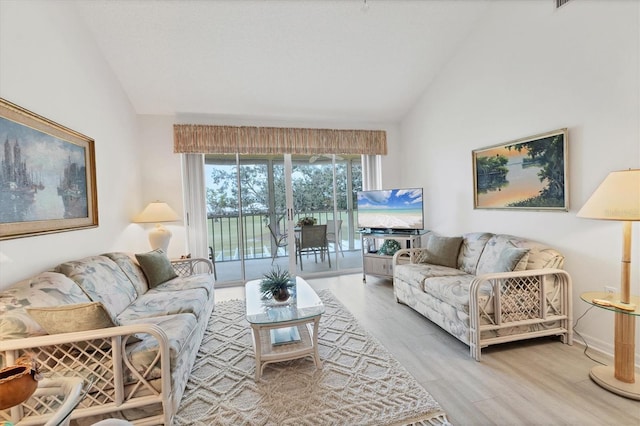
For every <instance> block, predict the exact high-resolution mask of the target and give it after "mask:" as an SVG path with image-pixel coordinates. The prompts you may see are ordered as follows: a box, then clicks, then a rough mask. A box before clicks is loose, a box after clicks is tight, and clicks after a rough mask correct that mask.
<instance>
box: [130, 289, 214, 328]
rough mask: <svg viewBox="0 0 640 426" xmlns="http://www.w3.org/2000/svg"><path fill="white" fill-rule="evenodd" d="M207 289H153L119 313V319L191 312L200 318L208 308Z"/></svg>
mask: <svg viewBox="0 0 640 426" xmlns="http://www.w3.org/2000/svg"><path fill="white" fill-rule="evenodd" d="M207 300H209V298H208V297H207V292H206V290H204V289H202V288H195V289H190V290H182V291H180V292H179V293H178V292H172V291H158V290H155V289H151V290H149V291H148V292H146V293H145V294H143V295H142V296H140V297H138V298H137V299H136V300H135V301H134V302H133V303H131V305H129V306H127V308H126V309H125V310H124V311H123V312H122V313H120V315H118V318H117V320H118V321H119V322H120V323H121V324H124V323H125V322H127V321H132V320H135V319H139V318H152V317H160V316H165V315H175V314H182V313H190V314H193V315H195V317H196V318H197V319H198V320H200V317H201V316H202V315H203V313H204V312H206V308H207Z"/></svg>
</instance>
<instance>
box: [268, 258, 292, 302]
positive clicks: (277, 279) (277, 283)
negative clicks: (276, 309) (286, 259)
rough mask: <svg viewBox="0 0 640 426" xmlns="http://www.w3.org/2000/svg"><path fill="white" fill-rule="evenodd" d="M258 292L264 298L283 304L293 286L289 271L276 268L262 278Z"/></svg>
mask: <svg viewBox="0 0 640 426" xmlns="http://www.w3.org/2000/svg"><path fill="white" fill-rule="evenodd" d="M262 277H263V278H262V281H261V282H260V292H261V293H262V296H263V297H264V298H272V297H273V299H274V300H276V301H278V302H284V301H285V300H287V299H288V298H289V297H290V296H291V294H290V293H289V289H290V288H291V287H293V286H294V285H295V283H294V282H293V280H292V279H291V275H290V274H289V271H287V270H284V269H281V268H280V266H276V267H275V268H273V269H271V271H269V272H267V273H266V274H264V275H263V276H262Z"/></svg>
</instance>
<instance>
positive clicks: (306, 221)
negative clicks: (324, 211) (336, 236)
mask: <svg viewBox="0 0 640 426" xmlns="http://www.w3.org/2000/svg"><path fill="white" fill-rule="evenodd" d="M316 223H318V219H316V218H315V217H312V216H305V217H303V218H301V219H300V220H298V223H297V225H298V226H307V225H315V224H316Z"/></svg>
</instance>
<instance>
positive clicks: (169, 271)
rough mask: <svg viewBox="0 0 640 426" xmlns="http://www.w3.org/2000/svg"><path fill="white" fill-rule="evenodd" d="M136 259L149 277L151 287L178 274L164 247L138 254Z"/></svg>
mask: <svg viewBox="0 0 640 426" xmlns="http://www.w3.org/2000/svg"><path fill="white" fill-rule="evenodd" d="M136 259H137V260H138V263H139V264H140V267H141V268H142V272H144V275H145V277H147V281H148V282H149V287H155V286H157V285H158V284H162V283H164V282H167V281H169V280H171V279H173V278H176V277H177V276H178V274H176V271H175V270H174V269H173V266H171V261H170V260H169V258H168V257H167V255H166V254H165V252H164V250H162V249H155V250H153V251H150V252H148V253H141V254H136Z"/></svg>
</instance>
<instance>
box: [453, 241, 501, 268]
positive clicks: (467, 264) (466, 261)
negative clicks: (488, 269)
mask: <svg viewBox="0 0 640 426" xmlns="http://www.w3.org/2000/svg"><path fill="white" fill-rule="evenodd" d="M491 237H493V234H491V233H488V232H473V233H469V234H464V235H463V236H462V246H461V247H460V254H459V255H458V268H459V269H461V270H463V271H464V272H466V273H467V274H475V273H476V268H477V266H478V260H480V256H481V255H482V251H483V250H484V246H485V245H486V244H487V241H489V240H490V239H491Z"/></svg>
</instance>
